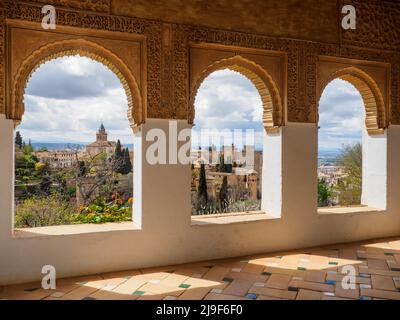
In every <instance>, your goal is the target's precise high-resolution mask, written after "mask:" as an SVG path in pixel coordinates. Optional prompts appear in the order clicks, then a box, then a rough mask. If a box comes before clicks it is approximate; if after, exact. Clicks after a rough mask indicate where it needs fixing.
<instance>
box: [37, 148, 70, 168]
mask: <svg viewBox="0 0 400 320" xmlns="http://www.w3.org/2000/svg"><path fill="white" fill-rule="evenodd" d="M33 155H34V156H36V157H37V158H38V160H39V161H40V162H42V163H46V164H48V165H49V166H50V167H51V168H53V169H64V168H70V167H72V166H73V165H74V163H75V162H76V153H75V152H74V151H71V150H61V151H51V152H50V151H38V152H34V153H33Z"/></svg>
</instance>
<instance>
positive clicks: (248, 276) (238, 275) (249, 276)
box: [226, 270, 269, 282]
mask: <svg viewBox="0 0 400 320" xmlns="http://www.w3.org/2000/svg"><path fill="white" fill-rule="evenodd" d="M262 272H263V270H262ZM226 277H228V278H232V279H237V280H248V281H252V282H266V281H267V280H268V278H269V276H263V275H262V274H261V273H260V274H254V273H248V272H243V271H242V272H231V273H229V274H228V275H227V276H226Z"/></svg>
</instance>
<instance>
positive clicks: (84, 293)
mask: <svg viewBox="0 0 400 320" xmlns="http://www.w3.org/2000/svg"><path fill="white" fill-rule="evenodd" d="M97 290H98V288H93V287H89V286H81V287H79V288H77V289H74V290H72V291H71V292H69V293H67V294H65V295H64V296H63V297H62V298H61V299H62V300H82V299H84V298H86V297H88V296H90V295H91V294H93V293H95V292H96V291H97Z"/></svg>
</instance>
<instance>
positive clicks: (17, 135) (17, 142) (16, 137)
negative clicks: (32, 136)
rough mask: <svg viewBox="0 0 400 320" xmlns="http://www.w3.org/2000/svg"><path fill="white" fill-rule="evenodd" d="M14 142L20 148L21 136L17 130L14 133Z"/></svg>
mask: <svg viewBox="0 0 400 320" xmlns="http://www.w3.org/2000/svg"><path fill="white" fill-rule="evenodd" d="M15 144H16V145H17V146H18V147H19V148H20V149H22V144H23V142H22V136H21V133H20V132H19V131H17V133H16V135H15Z"/></svg>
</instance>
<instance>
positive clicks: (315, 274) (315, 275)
mask: <svg viewBox="0 0 400 320" xmlns="http://www.w3.org/2000/svg"><path fill="white" fill-rule="evenodd" d="M304 280H305V281H310V282H320V283H325V280H326V271H319V270H310V271H307V272H306V274H305V277H304Z"/></svg>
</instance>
